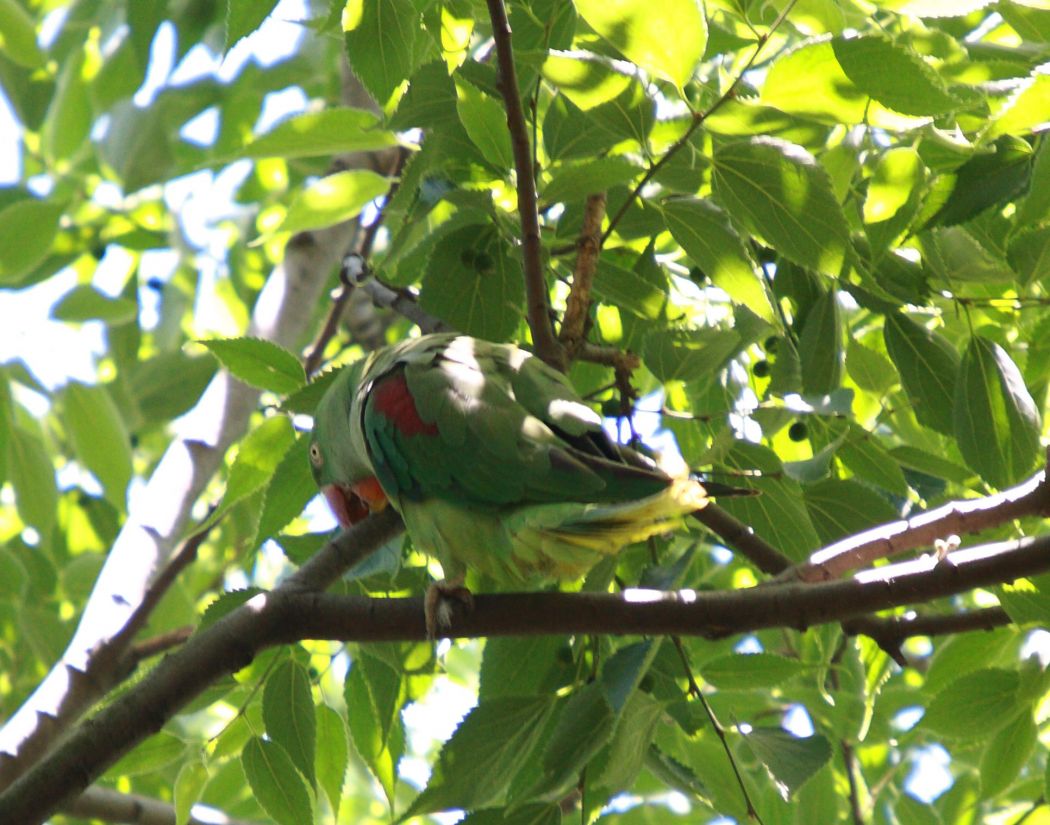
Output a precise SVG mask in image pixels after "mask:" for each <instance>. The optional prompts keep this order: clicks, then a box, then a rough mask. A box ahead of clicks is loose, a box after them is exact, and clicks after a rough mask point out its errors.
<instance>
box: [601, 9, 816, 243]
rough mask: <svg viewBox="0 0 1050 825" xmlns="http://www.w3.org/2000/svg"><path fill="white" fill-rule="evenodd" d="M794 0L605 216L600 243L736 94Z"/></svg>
mask: <svg viewBox="0 0 1050 825" xmlns="http://www.w3.org/2000/svg"><path fill="white" fill-rule="evenodd" d="M795 2H796V0H790V2H788V3H787V4H786V5H785V6H784V8H783V9H782V10H781V11H780V14H778V15H777V17H776V19H775V20H774V21H773V22H772V24H771V25H770V27H769V29H768V31H766V33H765V34H763V35H760V36H759V38H758V42H756V43H755V50H754V51H753V52H752V53H751V56H750V57H749V58H748V60H747V62H746V63H745V64H744V66H743V68H742V69H741V70H740V71H739V72H737V75H736V77H734V78H733V81H732V83H730V84H729V86H728V87H727V88H726V90H725V91H724V92H722V94H721V95H719V96H718V99H717V100H716V101H715V102H714V103H712V104H711V107H710V108H709V109H707V110H706V111H704V112H693V117H692V121H691V122H690V123H689V127H688V128H687V129H686V130H685V133H684V134H683V135H682V136H681V137H680V138H678V140H676V141H675V142H674V143H672V144H671V145H670V146H669V147H668V148H667V151H666V152H664V154H663V156H662V157H661V158H660V159H659V160H658V161H657V162H656V163H654V164H653V165H652V166H650V167H649V168H648V169H647V170H646V171H645V174H644V175H642V179H641V180H640V181H638V183H637V184H636V185H635V187H634V189H632V190H631V193H630V194H629V195H628V196H627V200H625V201H624V202H623V204H622V205H621V206H620V208H619V209H617V210H616V214H615V215H613V216H612V217H611V218H610V219H609V225H608V226H606V227H605V232H604V233H602V244H604V243H605V242H606V241H608V240H609V238H610V237H611V236H612V233H613V232H614V231H616V227H617V226H619V224H620V221H621V220H623V216H624V215H626V214H627V210H628V209H630V208H631V204H633V203H634V202H635V201H636V200H637V199H638V196H639V195H640V194H641V192H642V190H643V189H644V188H645V187H646V186H647V185H648V183H649V181H651V180H652V179H653V178H654V177H656V175H657V173H658V172H659V171H660V170H661V169H663V168H664V166H665V165H666V164H667V163H668V162H669V161H670V160H671V158H673V157H674V156H675V155H677V154H678V152H680V151H681V150H682V148H683V147H684V146H685V145H686V144H687V143H689V138H691V137H692V136H693V133H695V132H696V130H697V129H699V128H700V126H701V125H703V123H704V121H705V120H707V119H708V118H709V117H711V115H713V114H714V113H715V112H717V111H718V110H719V109H721V108H722V107H723V106H724V105H725V104H726V103H727V102H728V101H730V100H731V99H732V98H733V97H734V95H735V94H736V87H737V86H738V85H739V84H740V81H741V80H742V79H743V77H744V75H745V74H747V72H748V71H749V70H750V69H751V67H752V66H754V65H755V61H756V60H757V59H758V55H759V54H760V53H761V52H762V49H763V48H765V45H766V43H768V42H769V38H770V36H771V35H772V34H773V32H775V31H776V30H777V29H778V28H780V24H781V23H783V22H784V21H785V20H786V19H787V16H788V14H789V13H790V12H791V9H792V8H794V6H795Z"/></svg>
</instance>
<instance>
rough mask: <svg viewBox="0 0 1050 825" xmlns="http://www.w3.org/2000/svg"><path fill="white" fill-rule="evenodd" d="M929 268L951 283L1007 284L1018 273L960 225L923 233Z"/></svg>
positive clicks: (923, 243) (923, 246) (923, 245)
mask: <svg viewBox="0 0 1050 825" xmlns="http://www.w3.org/2000/svg"><path fill="white" fill-rule="evenodd" d="M922 248H923V252H924V253H925V258H926V264H927V267H928V268H929V269H930V270H932V271H933V272H934V273H936V274H937V276H938V277H940V278H942V279H943V280H944V281H946V282H948V283H949V284H955V283H957V282H960V281H965V282H969V283H978V284H985V283H1004V282H1012V281H1014V280H1015V279H1016V276H1015V273H1014V271H1013V270H1012V269H1010V267H1009V266H1008V265H1007V263H1006V261H1004V260H1003V259H1002V258H1001V257H1000V256H999V255H997V254H995V253H994V252H992V251H990V250H989V249H987V248H986V247H985V246H983V245H982V244H981V243H980V242H979V241H978V240H977V239H976V238H975V237H974V236H973V235H972V234H970V232H969V231H968V230H967V229H965V228H964V227H961V226H945V227H937V228H936V229H933V230H931V231H929V232H925V233H923V235H922Z"/></svg>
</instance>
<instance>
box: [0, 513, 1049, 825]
mask: <svg viewBox="0 0 1050 825" xmlns="http://www.w3.org/2000/svg"><path fill="white" fill-rule="evenodd" d="M400 527H401V525H400V520H399V519H398V518H397V517H396V515H392V514H391V513H390V512H389V511H387V512H386V513H380V514H378V515H376V516H373V517H370V518H369V519H366V520H365V521H364V522H362V523H361V524H360V525H358V526H356V527H354V528H353V529H352V530H350V531H347V532H346V533H344V534H342V535H341V536H340V538H339V539H337V540H336V541H335V542H333V543H331V544H330V545H329V546H328V547H326V548H325V550H323V551H322V554H321V555H322V556H323V558H322V559H321V560H320V561H317V562H316V564H315V563H314V562H313V561H311V562H310V563H309V564H308V565H306V566H304V567H303V568H302V569H301V571H300V572H299V573H298V574H297V576H296V577H293V578H292V579H289V580H288V581H287V582H286V583H285V584H282V585H281V586H280V587H278V588H277V589H276V590H274V591H273V592H272V593H267V594H260V595H259V596H256V597H255V598H253V599H252V600H251V601H249V602H248V603H247V604H245V605H244V606H242V607H241V608H239V609H237V610H235V611H233V612H232V613H230V614H229V615H228V616H226V617H224V618H222V619H220V620H218V621H217V622H216V623H215V624H213V625H211V626H210V627H208V628H206V629H205V630H202V631H201V632H200V633H198V634H197V635H196V636H194V637H193V638H192V639H191V640H190V641H189V642H187V644H186V645H185V646H184V647H183V648H182V649H180V650H179V651H177V652H176V653H173V654H172V655H170V656H168V657H167V658H166V659H164V660H163V661H162V662H161V663H160V664H158V665H157V667H156V668H154V670H153V671H151V672H150V673H149V674H148V675H147V676H146V677H144V678H143V680H142V681H141V682H139V683H138V684H137V685H135V686H134V687H133V688H131V689H129V690H128V692H127V693H126V694H125V695H124V696H122V697H120V698H119V699H118V700H116V701H114V702H113V703H112V704H110V705H109V706H107V707H105V708H103V709H102V710H101V711H99V713H98V714H97V715H96V716H95V717H93V718H92V719H89V720H88V721H86V722H84V723H83V724H82V725H80V727H79V728H77V729H76V730H75V731H74V732H73V733H72V734H71V735H70V736H69V738H68V740H67V741H66V742H64V743H63V745H62V747H60V748H57V749H56V750H55V751H54V752H52V753H51V754H49V755H48V756H46V757H45V758H44V759H42V760H41V761H40V762H39V763H38V764H37V765H36V766H34V767H33V769H32V770H30V771H29V772H27V773H26V774H25V775H24V776H22V777H20V778H19V779H18V780H17V781H16V782H15V784H13V785H12V786H11V787H10V788H8V789H7V791H5V792H4V793H3V794H0V822H17V823H19V825H35V823H40V822H42V821H43V820H44V819H46V817H47V816H48V815H49V814H50V813H52V812H53V811H55V810H57V809H58V808H59V807H61V806H62V805H64V804H66V802H67V800H69V799H71V798H73V797H74V796H76V795H77V794H79V793H81V792H82V791H83V790H84V788H85V787H87V786H88V785H89V784H90V783H91V782H93V781H94V780H95V779H96V778H97V777H98V776H99V775H100V774H101V773H102V772H103V771H104V770H105V769H106V767H108V766H109V765H111V764H112V763H113V762H114V761H116V760H117V759H118V758H119V757H120V756H121V755H123V754H124V753H126V752H127V751H128V750H130V749H131V748H133V747H134V746H135V745H137V744H138V743H139V742H141V741H143V740H144V739H145V738H146V737H147V736H148V735H149V734H151V733H153V732H155V731H157V730H159V729H160V728H161V727H163V725H164V724H165V723H166V722H167V721H168V720H169V719H171V717H172V716H173V715H174V714H175V713H176V712H178V710H179V709H180V708H182V707H183V706H184V705H185V704H187V703H188V702H190V701H191V700H192V699H193V698H194V697H195V696H197V695H198V694H199V693H200V692H201V691H203V690H204V689H205V688H206V687H208V685H210V684H212V683H213V682H214V680H215V679H217V678H219V677H220V676H223V675H225V674H228V673H233V672H236V671H237V670H239V669H241V668H242V667H244V666H246V665H247V664H248V663H249V662H251V661H252V659H253V658H254V657H255V656H256V655H257V654H258V653H259V651H261V650H263V649H264V648H266V647H270V646H273V645H277V644H288V643H293V642H297V641H300V640H302V639H341V640H344V641H405V640H423V639H425V638H426V628H425V623H424V620H423V600H422V599H421V598H411V599H370V598H365V597H345V596H335V595H331V594H325V593H321V592H318V591H316V590H312V589H304V588H307V587H309V586H311V585H312V584H313V583H315V582H317V583H321V584H323V583H325V582H327V581H330V580H331V577H333V576H335V575H338V573H339V572H340V571H341V569H343V566H344V565H345V564H349V563H353V561H355V560H357V559H358V558H361V557H363V556H364V555H366V554H367V552H368V551H370V550H374V549H375V548H377V547H378V546H380V545H381V544H382V543H384V542H386V541H388V540H389V539H391V538H392V537H393V536H395V535H396V534H397V532H398V531H399V530H400ZM1048 568H1050V535H1048V536H1043V537H1040V538H1035V539H1021V540H1019V541H1012V542H1001V543H999V544H991V545H985V546H981V547H975V548H971V549H967V550H960V551H957V552H955V553H952V554H950V555H949V556H948V557H947V558H945V559H942V560H939V561H938V560H937V559H936V558H934V557H928V558H925V559H917V560H913V561H909V562H904V563H901V564H896V565H888V566H886V567H883V568H879V569H878V570H872V571H865V572H864V573H862V574H858V575H857V576H855V577H854V578H852V579H849V580H836V581H828V582H821V583H816V584H806V583H802V582H788V583H782V584H779V585H772V586H763V587H754V588H750V589H747V590H735V591H719V592H696V591H691V590H682V591H674V592H662V591H653V590H627V591H625V592H624V593H622V594H616V595H613V594H599V593H550V592H545V593H507V594H500V595H486V594H479V595H477V596H475V600H474V601H475V603H474V608H473V610H472V611H470V612H469V613H463V612H461V611H457V613H456V614H455V615H454V617H453V619H452V623H451V626H450V629H449V632H448V635H450V636H454V637H481V636H485V637H490V636H509V635H519V636H520V635H552V634H555V635H564V634H579V633H615V634H625V633H630V634H679V635H694V636H705V637H711V638H717V637H722V636H726V635H730V634H734V633H743V632H749V631H754V630H758V629H761V628H770V627H793V628H797V629H800V630H801V629H804V628H807V627H810V626H811V625H814V624H820V623H824V622H831V621H842V620H844V619H849V618H853V617H857V616H861V615H864V614H866V613H870V612H873V611H876V610H883V609H887V608H892V607H899V606H902V605H906V604H911V603H914V602H925V601H931V600H933V599H938V598H943V597H946V596H951V595H954V594H957V593H962V592H965V591H968V590H971V589H973V588H975V587H987V586H990V585H993V584H998V583H1002V582H1009V581H1012V580H1014V579H1016V578H1019V577H1021V576H1028V575H1033V574H1035V573H1039V572H1043V571H1045V570H1047V569H1048Z"/></svg>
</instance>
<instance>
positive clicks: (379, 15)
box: [343, 0, 437, 107]
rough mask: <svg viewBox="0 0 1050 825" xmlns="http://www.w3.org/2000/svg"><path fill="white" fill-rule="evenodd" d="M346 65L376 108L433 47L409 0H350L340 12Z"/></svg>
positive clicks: (388, 98)
mask: <svg viewBox="0 0 1050 825" xmlns="http://www.w3.org/2000/svg"><path fill="white" fill-rule="evenodd" d="M343 31H345V32H346V54H347V57H348V58H349V59H350V67H351V68H352V69H353V70H354V74H355V75H357V77H358V78H359V79H360V80H361V82H362V83H363V84H364V86H365V88H366V89H368V92H369V94H371V95H372V97H373V98H374V99H375V101H376V102H377V103H378V104H379V105H380V107H385V106H386V104H387V101H389V100H390V97H391V95H392V94H393V93H394V91H395V90H396V89H398V87H400V86H401V84H402V83H404V82H405V78H407V77H410V76H411V75H412V73H413V72H414V71H415V70H416V69H418V68H419V67H420V66H422V65H423V63H424V62H426V60H427V59H428V58H430V57H431V56H434V57H436V56H437V55H436V53H435V49H434V47H433V46H432V45H431V41H430V40H429V38H428V37H427V33H426V32H425V31H424V30H423V27H422V25H421V24H420V17H419V12H418V11H416V8H415V6H413V5H412V3H411V1H410V0H351V2H348V3H347V4H346V8H345V10H344V11H343Z"/></svg>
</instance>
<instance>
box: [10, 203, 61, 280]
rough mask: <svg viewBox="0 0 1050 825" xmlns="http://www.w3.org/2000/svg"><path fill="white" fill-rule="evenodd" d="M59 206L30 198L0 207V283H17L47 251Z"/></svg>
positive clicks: (49, 246)
mask: <svg viewBox="0 0 1050 825" xmlns="http://www.w3.org/2000/svg"><path fill="white" fill-rule="evenodd" d="M62 211H63V207H62V205H61V204H59V203H56V202H55V201H39V200H34V199H32V198H26V199H24V200H20V201H15V202H14V203H12V204H10V205H9V206H6V207H4V208H3V209H0V286H5V285H12V284H17V283H19V282H20V281H21V280H22V279H23V278H24V277H25V276H26V275H28V274H29V273H30V272H31V271H32V270H33V269H34V268H36V267H37V266H38V265H39V264H41V263H42V262H43V261H44V259H45V258H46V257H47V255H48V253H49V252H50V251H51V244H52V242H53V241H54V240H55V234H56V233H57V232H58V219H59V218H61V217H62Z"/></svg>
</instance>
